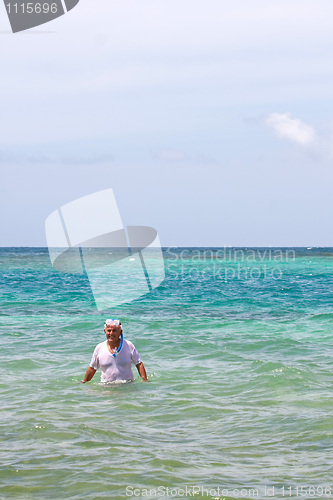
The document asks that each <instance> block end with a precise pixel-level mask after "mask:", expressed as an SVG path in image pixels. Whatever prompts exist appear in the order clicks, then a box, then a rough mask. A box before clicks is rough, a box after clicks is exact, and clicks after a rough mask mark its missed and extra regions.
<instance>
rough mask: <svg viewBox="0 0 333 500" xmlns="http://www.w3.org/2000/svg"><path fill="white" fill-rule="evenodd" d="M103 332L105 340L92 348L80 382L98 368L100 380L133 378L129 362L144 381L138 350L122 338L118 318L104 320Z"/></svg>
mask: <svg viewBox="0 0 333 500" xmlns="http://www.w3.org/2000/svg"><path fill="white" fill-rule="evenodd" d="M104 332H105V335H106V340H105V341H104V342H101V343H100V344H98V345H97V346H96V348H95V350H94V353H93V356H92V359H91V363H90V365H89V366H88V369H87V371H86V374H85V376H84V379H83V380H81V383H82V384H85V383H86V382H89V380H91V379H92V378H93V376H94V375H95V373H96V371H97V370H98V368H101V370H102V374H101V382H115V381H129V380H133V372H132V368H131V364H132V363H133V364H135V366H136V367H137V370H138V372H139V375H140V377H141V378H142V380H144V381H145V382H146V381H147V380H148V379H147V374H146V370H145V367H144V365H143V363H142V361H141V359H140V356H139V353H138V351H137V350H136V349H135V347H134V345H133V344H132V342H130V341H129V340H124V338H123V331H122V329H121V323H120V321H119V319H107V320H105V325H104Z"/></svg>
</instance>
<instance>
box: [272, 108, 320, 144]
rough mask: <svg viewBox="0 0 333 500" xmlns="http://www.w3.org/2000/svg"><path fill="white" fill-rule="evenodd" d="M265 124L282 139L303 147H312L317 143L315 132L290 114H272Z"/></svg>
mask: <svg viewBox="0 0 333 500" xmlns="http://www.w3.org/2000/svg"><path fill="white" fill-rule="evenodd" d="M265 123H266V125H267V126H268V127H270V128H271V129H273V130H274V132H275V133H276V134H277V135H278V136H279V137H281V138H282V139H287V140H288V141H291V142H295V143H296V144H299V145H301V146H311V145H313V144H314V143H315V141H316V132H315V130H314V129H313V128H312V127H311V126H310V125H307V124H306V123H304V122H302V121H301V120H300V119H299V118H294V117H293V116H292V115H291V114H290V113H271V114H270V115H268V116H267V118H266V120H265Z"/></svg>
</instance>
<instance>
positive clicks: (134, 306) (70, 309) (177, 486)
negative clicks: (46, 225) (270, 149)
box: [0, 248, 333, 500]
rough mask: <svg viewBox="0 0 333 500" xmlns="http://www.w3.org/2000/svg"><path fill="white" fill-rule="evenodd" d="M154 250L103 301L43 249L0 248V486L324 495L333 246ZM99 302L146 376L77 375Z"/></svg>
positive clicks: (1, 490) (100, 315)
mask: <svg viewBox="0 0 333 500" xmlns="http://www.w3.org/2000/svg"><path fill="white" fill-rule="evenodd" d="M164 258H165V266H166V279H165V280H164V282H163V283H162V284H161V285H160V286H159V287H158V288H156V289H155V290H153V291H152V292H151V293H150V294H147V295H145V296H143V297H141V298H140V299H137V300H135V301H133V302H131V303H129V304H123V305H121V306H118V307H117V308H116V309H114V310H112V311H97V309H96V307H95V304H94V300H93V295H92V292H91V289H90V286H89V282H88V280H87V277H86V276H85V275H74V274H66V273H59V272H57V271H55V270H54V269H53V268H52V267H51V264H50V261H49V257H48V252H47V249H45V248H2V249H0V283H1V288H0V289H1V298H0V300H1V302H0V304H1V306H0V311H1V313H0V336H1V337H0V339H1V350H0V358H1V367H2V373H1V379H0V397H1V420H0V426H1V432H0V440H1V446H0V463H1V467H0V498H1V499H11V498H15V499H16V498H17V499H78V500H81V499H93V500H98V499H111V498H112V499H123V498H177V499H180V498H208V499H210V500H212V499H223V498H225V499H231V498H247V499H248V498H259V499H266V498H275V499H277V498H315V499H319V498H332V497H333V468H332V465H333V458H332V457H333V453H332V449H333V411H332V410H333V398H332V396H333V390H332V388H333V364H332V355H333V300H332V297H333V248H309V249H306V248H294V249H290V248H289V249H276V248H275V249H273V248H269V249H267V248H266V249H264V248H257V249H233V248H224V249H217V248H211V249H209V248H197V249H194V248H191V249H184V248H177V249H175V248H172V249H170V248H168V249H164ZM120 286H121V283H120ZM108 316H111V317H119V318H120V319H121V321H122V325H123V330H124V336H125V338H128V339H129V340H131V341H132V342H133V343H134V344H135V346H136V347H137V349H138V351H139V353H140V355H141V358H142V360H143V361H144V364H145V366H146V369H147V373H148V377H149V380H150V381H149V382H148V383H144V382H142V381H141V380H139V379H138V375H137V374H136V379H135V381H134V382H132V383H128V384H121V385H110V386H102V385H101V384H100V383H99V373H98V372H97V374H96V375H95V377H94V379H93V380H92V381H91V382H90V383H88V384H85V385H82V384H80V383H79V382H80V380H81V379H82V378H83V375H84V373H85V371H86V368H87V366H88V364H89V362H90V359H91V355H92V352H93V349H94V347H95V345H96V344H97V343H99V342H101V341H102V340H104V338H105V337H104V333H103V322H104V319H105V317H108Z"/></svg>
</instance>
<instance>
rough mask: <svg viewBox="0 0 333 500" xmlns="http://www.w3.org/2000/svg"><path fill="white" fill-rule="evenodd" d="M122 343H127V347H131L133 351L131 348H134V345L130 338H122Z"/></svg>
mask: <svg viewBox="0 0 333 500" xmlns="http://www.w3.org/2000/svg"><path fill="white" fill-rule="evenodd" d="M124 343H126V344H127V345H128V347H129V348H130V349H131V351H133V349H135V345H134V344H133V342H131V341H130V340H127V339H124Z"/></svg>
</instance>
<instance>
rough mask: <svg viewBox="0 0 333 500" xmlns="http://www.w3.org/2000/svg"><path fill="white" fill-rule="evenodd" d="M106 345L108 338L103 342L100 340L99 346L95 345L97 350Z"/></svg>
mask: <svg viewBox="0 0 333 500" xmlns="http://www.w3.org/2000/svg"><path fill="white" fill-rule="evenodd" d="M105 346H106V340H104V341H103V342H100V343H99V344H97V346H96V347H95V351H100V350H101V349H103V347H105Z"/></svg>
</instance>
